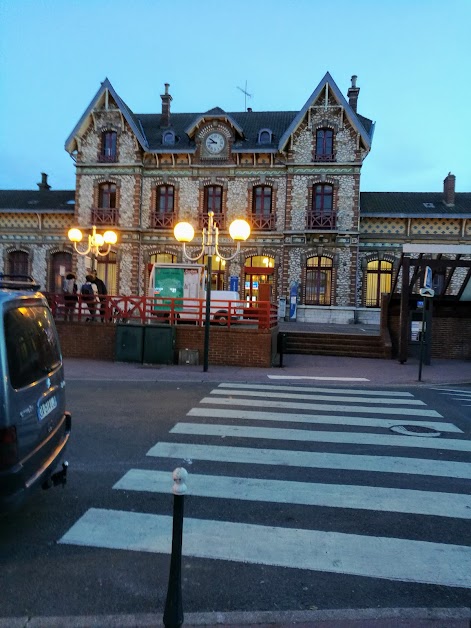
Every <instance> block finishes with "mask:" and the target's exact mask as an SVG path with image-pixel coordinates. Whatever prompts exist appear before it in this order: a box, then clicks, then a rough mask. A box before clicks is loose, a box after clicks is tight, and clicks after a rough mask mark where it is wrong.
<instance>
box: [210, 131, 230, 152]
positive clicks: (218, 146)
mask: <svg viewBox="0 0 471 628" xmlns="http://www.w3.org/2000/svg"><path fill="white" fill-rule="evenodd" d="M205 144H206V149H207V150H208V151H209V152H210V153H212V154H213V155H217V154H218V153H220V152H221V151H222V150H223V148H224V146H225V145H226V140H225V139H224V136H223V135H221V134H220V133H210V134H209V135H208V137H207V138H206V141H205Z"/></svg>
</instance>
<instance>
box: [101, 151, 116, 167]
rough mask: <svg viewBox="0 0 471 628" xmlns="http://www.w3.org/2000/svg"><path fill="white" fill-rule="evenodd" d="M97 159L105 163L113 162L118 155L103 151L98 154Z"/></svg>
mask: <svg viewBox="0 0 471 628" xmlns="http://www.w3.org/2000/svg"><path fill="white" fill-rule="evenodd" d="M98 161H99V162H101V163H106V164H114V163H116V162H117V161H118V156H117V155H116V154H114V155H103V153H100V154H99V155H98Z"/></svg>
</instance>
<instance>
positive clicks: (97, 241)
mask: <svg viewBox="0 0 471 628" xmlns="http://www.w3.org/2000/svg"><path fill="white" fill-rule="evenodd" d="M104 244H105V238H104V237H103V236H102V235H101V233H95V236H94V238H93V246H103V245H104Z"/></svg>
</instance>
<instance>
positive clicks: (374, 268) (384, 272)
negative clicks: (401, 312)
mask: <svg viewBox="0 0 471 628" xmlns="http://www.w3.org/2000/svg"><path fill="white" fill-rule="evenodd" d="M392 267H393V265H392V262H387V261H385V260H373V261H371V262H368V265H367V267H366V297H365V306H366V307H381V295H382V293H383V292H391V280H392Z"/></svg>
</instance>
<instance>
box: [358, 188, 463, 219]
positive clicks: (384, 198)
mask: <svg viewBox="0 0 471 628" xmlns="http://www.w3.org/2000/svg"><path fill="white" fill-rule="evenodd" d="M360 215H361V216H362V217H367V216H371V217H378V218H407V217H416V218H417V217H418V218H420V217H422V216H423V217H424V218H453V217H459V218H463V217H471V192H457V193H455V204H454V205H453V206H447V205H445V203H444V197H443V192H361V193H360Z"/></svg>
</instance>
